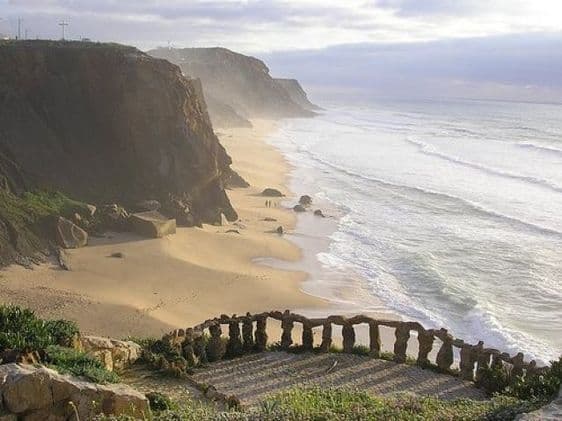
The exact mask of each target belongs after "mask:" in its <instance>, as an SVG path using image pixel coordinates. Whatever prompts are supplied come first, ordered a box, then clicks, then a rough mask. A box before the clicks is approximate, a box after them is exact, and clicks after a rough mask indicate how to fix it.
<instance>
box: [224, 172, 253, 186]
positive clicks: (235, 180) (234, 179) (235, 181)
mask: <svg viewBox="0 0 562 421" xmlns="http://www.w3.org/2000/svg"><path fill="white" fill-rule="evenodd" d="M224 185H225V187H226V188H228V189H245V188H247V187H250V183H248V182H247V181H246V180H244V179H243V178H242V177H241V176H240V174H238V173H237V172H236V171H234V170H233V169H230V170H229V171H228V172H227V173H226V174H225V177H224Z"/></svg>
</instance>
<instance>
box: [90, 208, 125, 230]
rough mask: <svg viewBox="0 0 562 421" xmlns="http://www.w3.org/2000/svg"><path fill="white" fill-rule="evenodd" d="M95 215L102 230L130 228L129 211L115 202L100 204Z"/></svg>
mask: <svg viewBox="0 0 562 421" xmlns="http://www.w3.org/2000/svg"><path fill="white" fill-rule="evenodd" d="M96 217H97V219H98V221H99V223H100V227H101V229H102V230H104V231H105V230H107V231H119V232H121V231H128V230H129V228H130V226H129V212H127V211H126V210H125V208H124V207H122V206H119V205H118V204H116V203H113V204H110V205H103V206H101V207H100V208H99V209H98V211H97V213H96Z"/></svg>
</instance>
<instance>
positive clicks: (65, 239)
mask: <svg viewBox="0 0 562 421" xmlns="http://www.w3.org/2000/svg"><path fill="white" fill-rule="evenodd" d="M55 238H56V240H57V243H58V245H59V246H61V247H63V248H65V249H76V248H80V247H84V246H85V245H86V244H88V233H87V232H86V231H84V230H83V229H82V228H80V227H79V226H78V225H76V224H74V223H73V222H71V221H69V220H68V219H66V218H63V217H62V216H59V217H57V218H56V222H55Z"/></svg>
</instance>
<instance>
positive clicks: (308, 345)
mask: <svg viewBox="0 0 562 421" xmlns="http://www.w3.org/2000/svg"><path fill="white" fill-rule="evenodd" d="M302 347H303V349H304V350H305V351H312V350H313V349H314V335H313V333H312V325H311V323H310V322H309V321H308V320H306V321H304V322H303V324H302Z"/></svg>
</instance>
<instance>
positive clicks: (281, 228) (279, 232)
mask: <svg viewBox="0 0 562 421" xmlns="http://www.w3.org/2000/svg"><path fill="white" fill-rule="evenodd" d="M275 231H277V234H279V235H283V232H284V231H283V227H282V226H281V225H279V226H278V227H277V229H276V230H275Z"/></svg>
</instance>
